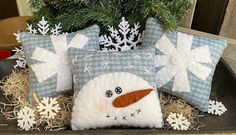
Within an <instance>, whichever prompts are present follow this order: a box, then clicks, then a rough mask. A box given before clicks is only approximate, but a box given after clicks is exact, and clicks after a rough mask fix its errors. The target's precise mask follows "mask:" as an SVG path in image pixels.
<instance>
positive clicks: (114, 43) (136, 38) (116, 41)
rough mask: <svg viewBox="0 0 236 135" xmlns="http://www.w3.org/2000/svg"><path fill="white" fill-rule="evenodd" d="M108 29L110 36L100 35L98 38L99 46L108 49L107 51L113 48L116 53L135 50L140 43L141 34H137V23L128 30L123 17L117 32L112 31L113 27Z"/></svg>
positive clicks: (127, 24)
mask: <svg viewBox="0 0 236 135" xmlns="http://www.w3.org/2000/svg"><path fill="white" fill-rule="evenodd" d="M108 27H109V29H108V31H109V32H110V36H108V35H102V36H101V37H100V45H101V46H104V48H108V50H110V49H113V48H114V49H115V50H116V51H125V50H131V49H135V48H137V47H138V45H139V44H140V43H141V42H142V34H140V33H139V28H140V25H139V23H135V24H134V27H133V28H130V25H129V22H128V21H126V20H125V18H124V17H123V18H122V21H121V22H120V24H119V26H118V27H119V29H118V30H117V29H114V27H113V26H108ZM102 50H106V49H102Z"/></svg>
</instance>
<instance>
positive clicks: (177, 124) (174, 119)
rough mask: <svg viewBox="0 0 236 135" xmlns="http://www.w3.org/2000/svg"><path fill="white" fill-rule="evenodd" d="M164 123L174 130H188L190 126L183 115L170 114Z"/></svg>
mask: <svg viewBox="0 0 236 135" xmlns="http://www.w3.org/2000/svg"><path fill="white" fill-rule="evenodd" d="M166 121H167V122H168V124H169V125H170V126H171V127H172V128H173V129H174V130H188V129H189V126H190V122H189V121H188V120H187V119H186V118H185V117H184V116H183V114H176V113H170V114H169V116H168V117H167V119H166Z"/></svg>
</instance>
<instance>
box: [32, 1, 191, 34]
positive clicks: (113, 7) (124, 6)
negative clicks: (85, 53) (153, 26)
mask: <svg viewBox="0 0 236 135" xmlns="http://www.w3.org/2000/svg"><path fill="white" fill-rule="evenodd" d="M30 4H31V6H32V7H33V8H34V9H35V12H34V16H33V18H32V20H31V21H32V22H38V21H39V20H40V19H41V17H42V16H44V17H45V18H46V19H47V20H48V21H49V23H52V24H57V23H59V22H61V25H62V27H63V31H67V32H72V31H76V30H78V29H83V28H85V27H87V26H89V25H92V24H95V23H96V24H98V25H99V26H100V27H101V29H102V31H104V30H105V29H107V27H108V25H110V26H116V25H117V24H119V22H120V20H121V18H122V17H123V16H124V17H125V18H126V19H127V20H128V21H129V22H130V23H135V22H140V24H141V26H142V29H144V26H145V23H146V20H147V18H149V17H155V18H157V19H159V20H160V22H161V23H162V24H163V25H164V27H165V28H166V29H169V30H173V29H174V28H176V26H177V24H178V22H179V21H180V20H181V19H182V18H183V17H184V16H185V15H186V13H187V12H188V10H189V9H190V7H191V2H190V0H30Z"/></svg>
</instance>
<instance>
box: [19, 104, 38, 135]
mask: <svg viewBox="0 0 236 135" xmlns="http://www.w3.org/2000/svg"><path fill="white" fill-rule="evenodd" d="M17 122H18V124H17V125H18V126H19V127H20V128H21V129H24V130H26V131H28V130H30V129H31V128H32V127H33V125H34V124H35V115H34V110H32V109H31V108H29V107H27V106H25V107H24V108H22V109H21V110H20V111H19V112H18V113H17Z"/></svg>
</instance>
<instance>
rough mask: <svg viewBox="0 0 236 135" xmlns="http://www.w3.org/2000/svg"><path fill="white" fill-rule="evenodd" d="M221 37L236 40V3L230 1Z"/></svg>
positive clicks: (233, 0)
mask: <svg viewBox="0 0 236 135" xmlns="http://www.w3.org/2000/svg"><path fill="white" fill-rule="evenodd" d="M220 35H221V36H224V37H229V38H234V39H236V1H235V0H229V3H228V6H227V10H226V13H225V18H224V21H223V24H222V27H221V31H220Z"/></svg>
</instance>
